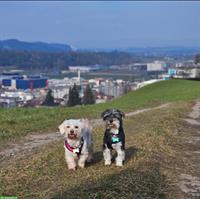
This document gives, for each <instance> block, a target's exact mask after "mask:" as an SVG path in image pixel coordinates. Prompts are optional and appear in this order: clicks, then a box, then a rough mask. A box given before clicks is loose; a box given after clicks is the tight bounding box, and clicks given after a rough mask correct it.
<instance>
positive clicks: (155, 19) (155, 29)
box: [0, 1, 200, 49]
mask: <svg viewBox="0 0 200 199" xmlns="http://www.w3.org/2000/svg"><path fill="white" fill-rule="evenodd" d="M13 38H15V39H19V40H22V41H31V42H32V41H43V42H50V43H65V44H70V45H72V46H74V47H76V48H84V49H86V48H99V49H106V48H108V49H110V48H130V47H158V46H159V47H162V46H200V2H198V1H194V2H192V1H183V2H182V1H177V2H173V1H35V2H33V1H27V2H26V1H7V2H6V1H0V40H4V39H13Z"/></svg>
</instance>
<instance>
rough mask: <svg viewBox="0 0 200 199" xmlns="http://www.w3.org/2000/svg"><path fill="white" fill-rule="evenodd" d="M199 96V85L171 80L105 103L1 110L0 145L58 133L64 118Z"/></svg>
mask: <svg viewBox="0 0 200 199" xmlns="http://www.w3.org/2000/svg"><path fill="white" fill-rule="evenodd" d="M199 97H200V82H198V81H189V80H170V81H163V82H158V83H155V84H152V85H149V86H146V87H144V88H142V89H140V90H137V91H135V92H130V93H128V94H127V95H125V96H122V97H120V98H118V99H115V100H113V101H111V102H107V103H104V104H96V105H90V106H79V107H73V108H68V107H55V108H12V109H0V146H2V145H3V144H6V142H7V141H9V140H12V141H14V140H15V139H19V138H20V137H23V136H24V135H26V134H28V133H30V132H33V133H45V132H48V131H53V130H54V131H55V130H57V126H58V125H59V124H60V123H61V122H62V121H63V120H64V119H65V118H82V117H83V118H84V117H88V118H99V117H100V113H101V112H102V111H103V110H105V109H106V108H112V107H115V108H119V109H121V110H123V111H125V112H130V111H133V110H136V109H140V108H144V107H150V106H156V105H159V104H162V103H165V102H172V101H189V100H193V99H196V98H199Z"/></svg>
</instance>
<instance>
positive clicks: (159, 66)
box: [147, 61, 166, 72]
mask: <svg viewBox="0 0 200 199" xmlns="http://www.w3.org/2000/svg"><path fill="white" fill-rule="evenodd" d="M165 67H166V63H165V62H161V61H155V62H153V63H148V64H147V71H149V72H151V71H152V72H153V71H164V68H165Z"/></svg>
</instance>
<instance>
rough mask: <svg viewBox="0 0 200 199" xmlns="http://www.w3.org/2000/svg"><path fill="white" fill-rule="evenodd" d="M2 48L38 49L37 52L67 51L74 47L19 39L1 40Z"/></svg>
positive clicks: (0, 48)
mask: <svg viewBox="0 0 200 199" xmlns="http://www.w3.org/2000/svg"><path fill="white" fill-rule="evenodd" d="M0 50H8V51H36V52H67V51H71V50H72V48H71V46H70V45H67V44H56V43H45V42H25V41H19V40H17V39H8V40H1V41H0Z"/></svg>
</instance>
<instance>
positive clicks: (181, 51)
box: [120, 46, 200, 56]
mask: <svg viewBox="0 0 200 199" xmlns="http://www.w3.org/2000/svg"><path fill="white" fill-rule="evenodd" d="M120 50H121V51H123V52H128V53H133V54H135V55H147V56H185V55H187V56H191V55H195V54H197V53H199V52H200V47H181V46H180V47H178V46H177V47H176V46H172V47H146V48H127V49H120Z"/></svg>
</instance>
